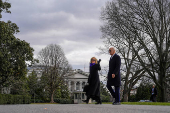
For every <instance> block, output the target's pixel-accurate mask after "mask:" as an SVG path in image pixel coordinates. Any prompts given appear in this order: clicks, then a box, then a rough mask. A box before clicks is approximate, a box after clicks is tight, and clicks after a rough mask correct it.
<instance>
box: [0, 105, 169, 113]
mask: <svg viewBox="0 0 170 113" xmlns="http://www.w3.org/2000/svg"><path fill="white" fill-rule="evenodd" d="M0 113H170V106H152V105H148V106H147V105H111V104H102V105H94V104H42V105H41V104H38V105H37V104H28V105H25V104H23V105H0Z"/></svg>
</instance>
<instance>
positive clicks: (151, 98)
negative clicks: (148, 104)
mask: <svg viewBox="0 0 170 113" xmlns="http://www.w3.org/2000/svg"><path fill="white" fill-rule="evenodd" d="M150 100H151V101H152V102H156V95H154V94H153V95H151V97H150Z"/></svg>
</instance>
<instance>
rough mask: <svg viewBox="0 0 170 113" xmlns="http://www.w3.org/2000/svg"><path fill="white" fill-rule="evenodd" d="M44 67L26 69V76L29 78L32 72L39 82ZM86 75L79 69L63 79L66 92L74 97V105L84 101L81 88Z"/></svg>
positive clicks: (85, 80) (84, 97)
mask: <svg viewBox="0 0 170 113" xmlns="http://www.w3.org/2000/svg"><path fill="white" fill-rule="evenodd" d="M43 69H44V66H40V65H34V66H32V67H30V68H29V69H28V73H27V76H29V75H30V74H31V73H32V72H33V71H35V73H36V74H37V77H38V78H39V80H40V77H41V76H42V72H43ZM88 75H89V74H88V73H85V72H83V71H82V70H80V69H77V70H73V74H72V75H71V76H67V77H66V78H65V82H66V84H67V86H68V90H69V91H70V96H73V97H74V103H82V100H85V99H86V95H85V93H84V92H83V87H84V85H85V84H86V83H87V80H88Z"/></svg>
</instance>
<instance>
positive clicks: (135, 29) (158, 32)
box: [102, 0, 170, 102]
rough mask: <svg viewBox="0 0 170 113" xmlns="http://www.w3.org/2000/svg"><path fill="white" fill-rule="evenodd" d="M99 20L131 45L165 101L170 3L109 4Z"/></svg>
mask: <svg viewBox="0 0 170 113" xmlns="http://www.w3.org/2000/svg"><path fill="white" fill-rule="evenodd" d="M102 19H103V20H105V22H106V23H107V24H108V25H110V26H112V28H113V29H112V31H114V32H115V31H118V32H119V33H121V37H123V39H122V41H126V42H127V43H129V44H130V45H132V51H133V53H134V54H135V55H136V57H137V59H138V61H139V62H140V65H141V66H142V67H143V68H144V70H145V71H146V72H147V73H148V74H149V76H148V77H149V78H151V79H153V81H154V82H155V83H156V85H157V86H158V87H159V89H160V90H161V101H163V102H164V101H166V88H167V86H168V84H167V83H168V79H169V78H170V76H169V75H168V74H167V71H168V68H169V64H170V61H168V58H169V56H168V55H169V54H168V53H169V49H170V1H168V0H117V2H108V3H107V4H106V7H105V8H104V9H103V12H102Z"/></svg>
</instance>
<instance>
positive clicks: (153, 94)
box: [150, 85, 157, 102]
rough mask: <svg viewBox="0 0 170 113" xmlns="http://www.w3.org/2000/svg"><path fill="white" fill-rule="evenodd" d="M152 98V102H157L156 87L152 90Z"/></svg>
mask: <svg viewBox="0 0 170 113" xmlns="http://www.w3.org/2000/svg"><path fill="white" fill-rule="evenodd" d="M151 93H152V95H151V97H150V100H151V101H152V102H156V96H157V89H156V88H155V86H154V85H153V87H152V89H151Z"/></svg>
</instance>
